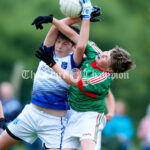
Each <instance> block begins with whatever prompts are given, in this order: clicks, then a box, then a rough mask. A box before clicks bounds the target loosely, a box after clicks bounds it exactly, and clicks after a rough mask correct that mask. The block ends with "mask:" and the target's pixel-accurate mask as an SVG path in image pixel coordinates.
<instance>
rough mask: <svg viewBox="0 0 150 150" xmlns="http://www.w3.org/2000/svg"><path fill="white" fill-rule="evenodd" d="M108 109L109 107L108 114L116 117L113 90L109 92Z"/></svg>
mask: <svg viewBox="0 0 150 150" xmlns="http://www.w3.org/2000/svg"><path fill="white" fill-rule="evenodd" d="M106 107H107V111H108V113H111V114H113V115H114V113H115V99H114V96H113V94H112V92H111V90H109V93H108V96H107V98H106Z"/></svg>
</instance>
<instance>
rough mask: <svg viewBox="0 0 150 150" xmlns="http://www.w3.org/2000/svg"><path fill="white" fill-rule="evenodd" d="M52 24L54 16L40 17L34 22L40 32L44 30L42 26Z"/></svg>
mask: <svg viewBox="0 0 150 150" xmlns="http://www.w3.org/2000/svg"><path fill="white" fill-rule="evenodd" d="M52 22H53V15H49V16H39V17H37V18H35V19H34V21H33V22H32V25H35V26H36V29H37V30H38V29H43V26H42V24H45V23H52Z"/></svg>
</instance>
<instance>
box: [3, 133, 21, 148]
mask: <svg viewBox="0 0 150 150" xmlns="http://www.w3.org/2000/svg"><path fill="white" fill-rule="evenodd" d="M18 142H19V140H16V139H14V138H12V137H11V136H10V135H9V134H8V133H7V132H6V130H5V131H4V132H3V133H2V134H1V135H0V150H7V149H8V148H10V147H12V146H13V145H15V144H17V143H18Z"/></svg>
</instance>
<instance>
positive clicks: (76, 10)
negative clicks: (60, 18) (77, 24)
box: [59, 0, 82, 18]
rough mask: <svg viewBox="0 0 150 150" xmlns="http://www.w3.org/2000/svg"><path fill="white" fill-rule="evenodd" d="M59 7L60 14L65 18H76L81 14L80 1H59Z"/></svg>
mask: <svg viewBox="0 0 150 150" xmlns="http://www.w3.org/2000/svg"><path fill="white" fill-rule="evenodd" d="M59 6H60V10H61V12H62V13H63V14H64V15H65V16H66V17H71V18H76V17H79V16H80V14H81V10H82V7H81V4H80V0H60V1H59Z"/></svg>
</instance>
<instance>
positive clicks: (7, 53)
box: [0, 0, 150, 127]
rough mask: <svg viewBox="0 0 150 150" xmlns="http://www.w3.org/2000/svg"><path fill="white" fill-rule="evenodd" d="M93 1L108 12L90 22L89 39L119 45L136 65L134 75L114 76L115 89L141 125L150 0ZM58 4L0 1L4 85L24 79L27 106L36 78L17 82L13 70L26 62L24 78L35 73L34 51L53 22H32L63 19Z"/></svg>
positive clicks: (147, 82)
mask: <svg viewBox="0 0 150 150" xmlns="http://www.w3.org/2000/svg"><path fill="white" fill-rule="evenodd" d="M91 1H92V4H93V5H98V6H100V7H101V8H102V11H103V15H102V17H101V20H102V21H101V22H99V23H91V30H90V39H91V40H93V41H95V42H96V43H97V44H98V45H99V47H100V48H101V49H102V50H109V49H111V48H113V47H115V45H119V46H120V47H123V48H124V49H127V50H128V51H129V52H130V53H131V56H132V59H133V60H134V62H135V63H136V69H135V70H132V71H130V72H129V79H115V80H113V81H112V85H111V89H112V91H113V93H114V95H115V97H116V99H117V98H119V99H123V100H125V101H126V102H127V104H128V106H129V110H130V111H129V115H130V116H131V117H132V119H133V121H134V125H135V127H137V126H138V123H139V121H140V119H141V117H143V116H144V115H145V111H146V107H147V105H148V103H149V100H150V94H149V89H150V79H149V77H150V71H149V69H148V68H149V65H150V63H149V59H150V50H149V48H150V29H149V28H150V17H149V14H150V1H149V0H144V1H141V0H111V1H110V0H109V1H105V0H91ZM58 3H59V1H58V0H55V1H53V0H41V1H37V0H14V1H6V0H0V18H1V19H0V20H1V21H0V83H1V82H2V81H10V82H13V84H15V83H16V82H20V81H21V82H20V83H21V85H20V92H19V94H18V98H19V99H20V100H21V101H22V103H24V104H25V103H28V102H29V101H30V98H31V90H32V83H33V78H32V79H28V80H27V79H22V80H19V81H18V79H17V78H16V75H15V73H14V72H15V71H14V70H15V68H17V66H18V65H17V64H18V63H19V64H22V65H23V68H22V69H20V72H18V73H20V76H21V74H22V72H23V69H24V70H33V72H35V71H36V68H37V66H38V60H37V59H36V58H35V56H34V53H35V51H36V50H37V49H38V48H39V47H40V45H41V43H42V42H43V40H44V38H45V35H46V34H47V32H48V30H49V27H50V26H51V25H50V24H49V25H44V30H36V29H35V27H33V26H31V23H32V21H33V19H34V18H35V17H37V16H39V15H48V14H54V16H55V17H56V18H58V19H61V18H62V17H64V16H63V15H62V14H61V12H60V10H59V4H58ZM20 68H21V67H20ZM16 89H17V87H16Z"/></svg>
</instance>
